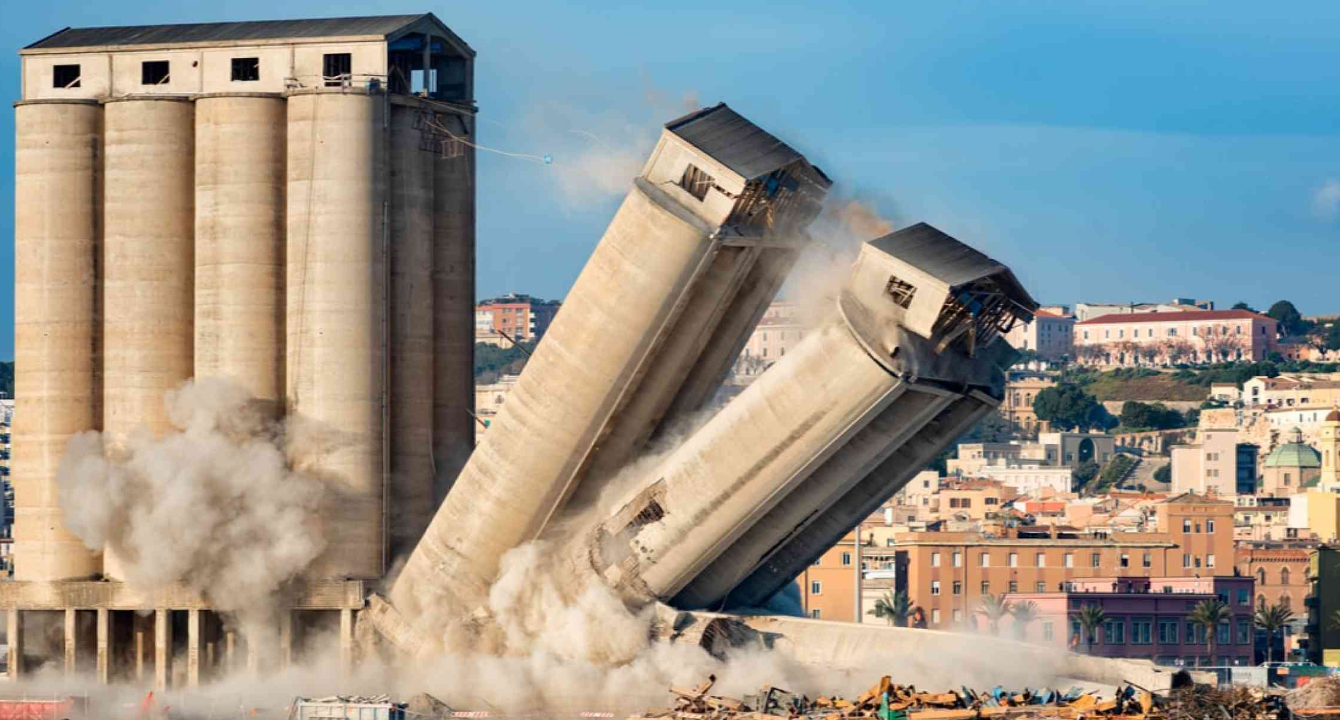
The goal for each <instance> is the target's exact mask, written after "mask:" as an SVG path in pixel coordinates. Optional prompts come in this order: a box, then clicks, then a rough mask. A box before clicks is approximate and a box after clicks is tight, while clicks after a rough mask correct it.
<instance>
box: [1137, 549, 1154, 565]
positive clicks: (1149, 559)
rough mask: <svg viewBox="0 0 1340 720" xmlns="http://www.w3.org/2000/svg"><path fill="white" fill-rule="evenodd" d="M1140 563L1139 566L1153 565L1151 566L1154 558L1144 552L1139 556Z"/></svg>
mask: <svg viewBox="0 0 1340 720" xmlns="http://www.w3.org/2000/svg"><path fill="white" fill-rule="evenodd" d="M1140 564H1141V566H1143V567H1153V566H1154V560H1153V558H1152V557H1150V555H1149V553H1148V552H1146V553H1145V554H1144V557H1142V558H1140Z"/></svg>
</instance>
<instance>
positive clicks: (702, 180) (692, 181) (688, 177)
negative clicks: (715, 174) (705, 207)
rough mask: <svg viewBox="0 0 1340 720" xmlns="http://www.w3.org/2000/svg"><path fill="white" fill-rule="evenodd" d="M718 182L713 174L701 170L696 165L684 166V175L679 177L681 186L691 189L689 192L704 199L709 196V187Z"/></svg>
mask: <svg viewBox="0 0 1340 720" xmlns="http://www.w3.org/2000/svg"><path fill="white" fill-rule="evenodd" d="M714 182H716V180H715V179H713V178H712V176H711V175H708V174H707V173H705V172H703V171H702V170H699V169H698V168H697V167H695V166H694V165H689V166H688V167H686V168H684V176H683V177H681V178H680V179H679V186H680V187H682V188H684V189H685V190H687V191H689V194H690V195H692V196H694V197H696V198H698V199H699V200H702V199H704V198H706V197H707V189H708V188H710V187H712V184H713V183H714Z"/></svg>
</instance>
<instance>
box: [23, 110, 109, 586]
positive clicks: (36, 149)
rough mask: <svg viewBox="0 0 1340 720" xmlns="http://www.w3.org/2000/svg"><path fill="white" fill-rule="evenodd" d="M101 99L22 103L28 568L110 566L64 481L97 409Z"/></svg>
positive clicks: (32, 572) (92, 570) (46, 571)
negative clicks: (80, 525) (75, 444)
mask: <svg viewBox="0 0 1340 720" xmlns="http://www.w3.org/2000/svg"><path fill="white" fill-rule="evenodd" d="M102 114H103V110H102V107H101V106H100V105H99V104H98V103H97V101H96V100H80V99H71V100H57V99H51V100H45V99H39V100H29V101H24V102H20V103H18V104H17V105H16V106H15V108H14V116H15V126H16V127H15V129H16V131H17V132H16V135H17V142H16V148H15V153H14V175H15V182H14V262H15V268H16V270H17V272H16V273H15V276H14V311H15V312H14V315H15V321H16V323H15V328H14V329H15V351H16V352H15V358H14V359H15V366H14V367H15V378H14V380H15V387H14V390H15V393H14V394H15V398H16V405H17V415H18V417H19V418H21V420H20V421H19V422H18V423H17V424H16V425H15V426H14V433H13V438H12V444H13V453H14V458H13V468H12V470H13V475H12V476H11V477H12V482H13V483H14V545H15V550H14V553H15V555H17V556H20V557H24V558H26V559H27V560H26V561H25V562H23V563H16V565H15V577H16V578H17V579H19V580H61V579H65V578H74V577H84V576H90V575H94V574H96V573H99V572H101V571H102V563H101V559H100V558H99V557H98V556H97V553H95V552H94V551H92V550H89V549H88V548H87V547H85V546H84V543H83V542H81V541H80V540H79V539H78V538H76V537H74V536H73V535H72V534H70V532H69V531H68V530H67V529H66V527H65V518H64V513H63V512H62V511H61V506H60V502H59V488H58V486H57V483H56V472H57V466H58V464H59V462H60V457H61V453H62V452H63V451H64V448H65V443H66V441H67V440H69V438H70V436H71V435H73V434H75V433H78V432H83V431H85V430H96V429H99V428H100V427H101V426H102V417H101V413H100V407H101V397H102V395H101V392H100V388H99V384H98V383H99V369H100V366H101V357H100V353H99V347H100V338H101V332H100V323H101V320H102V318H101V306H100V304H99V300H100V293H99V289H98V275H99V273H98V256H99V250H100V249H99V241H100V240H101V223H100V214H101V202H100V195H101V193H102V182H101V177H100V171H101V165H102Z"/></svg>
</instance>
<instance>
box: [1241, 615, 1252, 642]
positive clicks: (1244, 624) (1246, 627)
mask: <svg viewBox="0 0 1340 720" xmlns="http://www.w3.org/2000/svg"><path fill="white" fill-rule="evenodd" d="M1251 642H1252V624H1251V622H1249V621H1247V620H1238V644H1239V645H1249V644H1251Z"/></svg>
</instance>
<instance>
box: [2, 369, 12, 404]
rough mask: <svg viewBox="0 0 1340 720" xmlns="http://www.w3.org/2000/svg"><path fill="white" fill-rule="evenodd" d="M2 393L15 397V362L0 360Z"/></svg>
mask: <svg viewBox="0 0 1340 720" xmlns="http://www.w3.org/2000/svg"><path fill="white" fill-rule="evenodd" d="M0 393H4V394H5V396H6V397H14V363H13V362H0Z"/></svg>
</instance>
